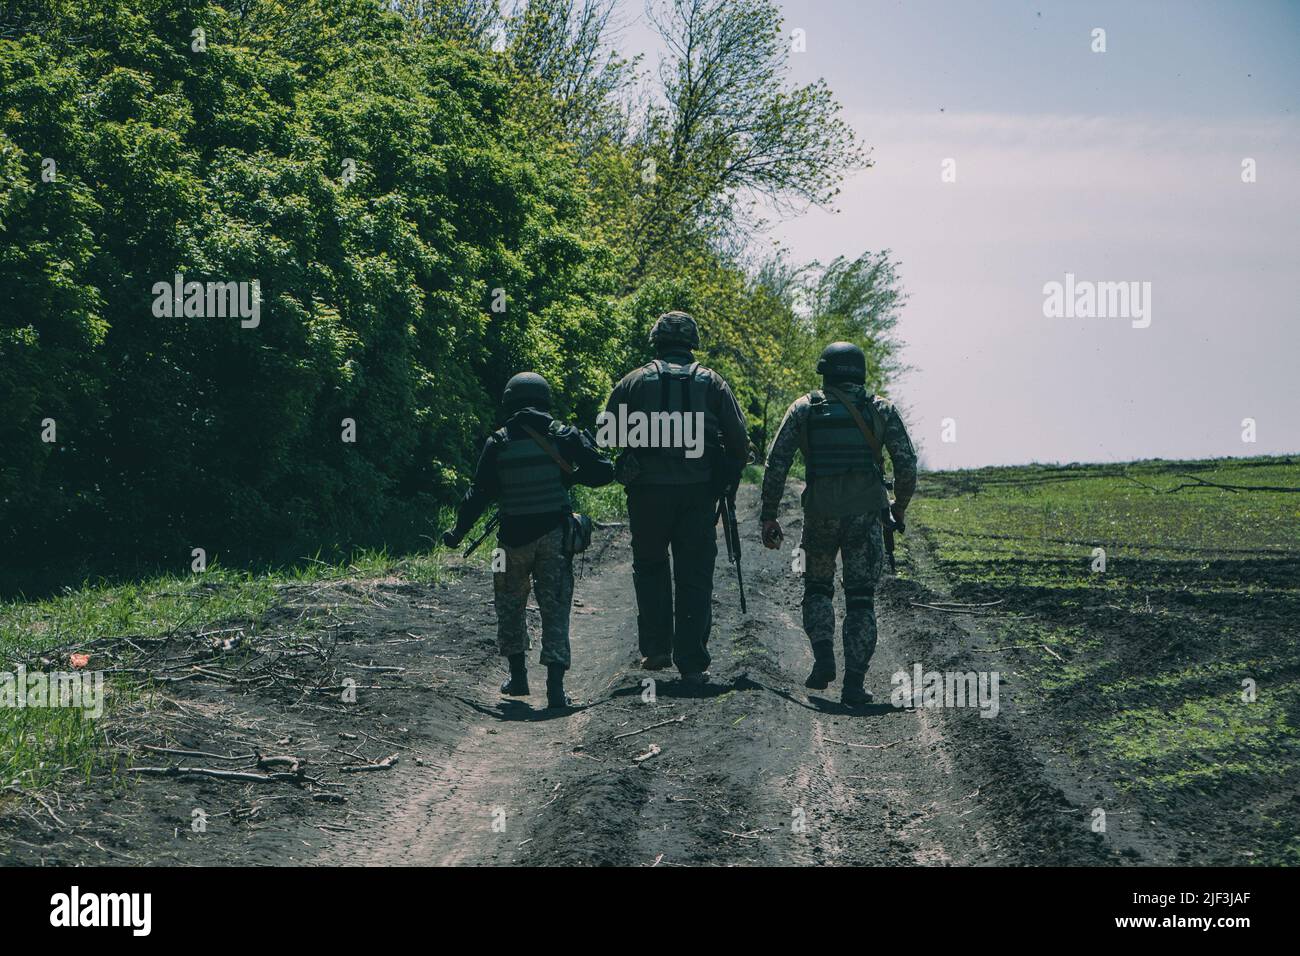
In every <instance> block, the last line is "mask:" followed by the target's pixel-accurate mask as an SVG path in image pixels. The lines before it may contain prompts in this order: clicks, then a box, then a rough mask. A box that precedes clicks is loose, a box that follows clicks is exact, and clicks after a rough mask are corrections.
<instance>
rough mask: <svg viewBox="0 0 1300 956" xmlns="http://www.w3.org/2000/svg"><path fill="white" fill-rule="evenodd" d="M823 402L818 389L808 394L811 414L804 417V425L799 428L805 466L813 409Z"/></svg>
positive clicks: (800, 445) (800, 448)
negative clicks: (809, 421) (809, 422)
mask: <svg viewBox="0 0 1300 956" xmlns="http://www.w3.org/2000/svg"><path fill="white" fill-rule="evenodd" d="M823 401H825V399H824V398H822V393H821V392H819V391H818V390H817V389H815V388H814V389H813V390H812V391H811V392H809V393H808V409H809V414H807V415H805V416H804V419H803V424H802V425H800V426H799V450H800V451H801V452H803V460H804V464H807V463H808V420H809V419H810V418H812V407H813V406H814V405H820V404H821V403H822V402H823Z"/></svg>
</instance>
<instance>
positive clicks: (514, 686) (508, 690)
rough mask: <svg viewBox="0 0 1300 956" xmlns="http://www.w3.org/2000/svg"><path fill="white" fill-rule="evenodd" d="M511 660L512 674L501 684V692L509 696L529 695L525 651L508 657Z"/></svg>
mask: <svg viewBox="0 0 1300 956" xmlns="http://www.w3.org/2000/svg"><path fill="white" fill-rule="evenodd" d="M506 660H507V661H509V662H510V676H509V677H507V678H506V679H505V680H504V681H503V682H502V684H501V693H503V694H505V695H506V696H508V697H527V696H528V664H527V663H525V661H524V655H523V652H522V651H521V652H519V653H518V654H511V655H510V656H509V657H507V658H506Z"/></svg>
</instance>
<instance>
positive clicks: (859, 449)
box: [801, 390, 885, 481]
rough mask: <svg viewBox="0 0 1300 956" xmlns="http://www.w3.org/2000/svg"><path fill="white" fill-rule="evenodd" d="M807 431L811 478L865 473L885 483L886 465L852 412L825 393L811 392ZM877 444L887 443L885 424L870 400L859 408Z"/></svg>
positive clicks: (806, 458)
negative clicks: (868, 440) (877, 455)
mask: <svg viewBox="0 0 1300 956" xmlns="http://www.w3.org/2000/svg"><path fill="white" fill-rule="evenodd" d="M809 399H810V403H809V404H810V408H809V414H808V424H807V430H806V431H805V432H804V435H803V441H802V443H801V445H802V448H803V452H804V461H805V464H806V466H807V470H808V477H809V478H829V477H831V476H832V475H845V474H849V473H850V472H863V473H865V474H868V475H870V476H873V477H875V478H878V479H879V480H881V481H883V480H884V475H885V463H884V460H883V459H881V458H878V457H876V454H875V452H874V451H873V450H872V448H871V446H870V445H868V444H867V440H866V438H864V437H863V435H862V431H861V430H860V429H859V428H858V425H857V422H855V421H854V420H853V415H852V413H850V412H849V410H848V408H846V407H845V406H844V405H842V404H841V403H840V402H839V401H838V400H837V399H834V398H831V397H828V396H827V395H825V394H824V393H823V392H821V391H820V390H819V391H815V392H812V393H810V395H809ZM858 411H859V412H861V413H862V417H863V418H864V419H866V421H867V425H868V426H869V427H870V428H871V431H872V434H874V435H875V436H876V441H878V442H880V443H881V444H882V445H883V444H884V439H885V422H884V420H883V419H882V418H881V417H880V414H879V413H878V412H877V411H876V410H875V408H874V407H873V405H872V403H871V402H870V400H868V401H866V402H864V403H862V404H860V405H858Z"/></svg>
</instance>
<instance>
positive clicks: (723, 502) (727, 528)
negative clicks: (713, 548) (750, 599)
mask: <svg viewBox="0 0 1300 956" xmlns="http://www.w3.org/2000/svg"><path fill="white" fill-rule="evenodd" d="M733 493H734V492H733ZM718 517H719V518H721V519H722V535H723V537H724V538H726V539H727V560H728V561H730V562H731V563H732V564H734V565H735V566H736V583H737V584H738V585H739V586H740V613H741V614H748V613H749V608H748V607H747V606H746V605H745V576H744V574H743V573H741V570H740V527H739V526H738V525H737V523H736V502H735V501H734V500H733V499H732V497H731V496H730V495H729V494H728V493H727V492H726V491H724V492H723V493H722V496H721V497H720V498H718Z"/></svg>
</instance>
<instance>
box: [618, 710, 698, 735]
mask: <svg viewBox="0 0 1300 956" xmlns="http://www.w3.org/2000/svg"><path fill="white" fill-rule="evenodd" d="M685 719H686V715H685V714H681V715H680V716H678V717H669V718H668V719H667V720H661V721H659V723H657V724H651V725H650V726H649V727H642V728H641V729H640V730H629V731H628V732H627V733H625V734H616V735H615V737H614V739H615V740H622V739H623V738H624V737H635V736H636V735H637V734H643V733H645V732H646V731H647V730H654V729H655V728H656V727H663V726H664V725H665V724H680V723H681V722H682V721H683V720H685Z"/></svg>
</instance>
